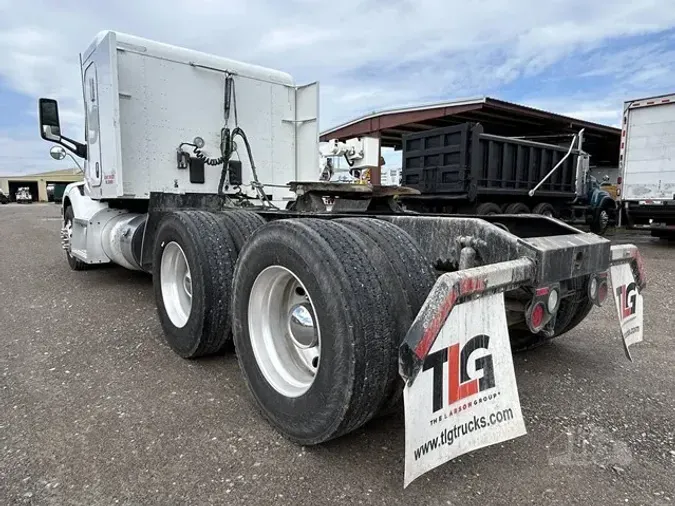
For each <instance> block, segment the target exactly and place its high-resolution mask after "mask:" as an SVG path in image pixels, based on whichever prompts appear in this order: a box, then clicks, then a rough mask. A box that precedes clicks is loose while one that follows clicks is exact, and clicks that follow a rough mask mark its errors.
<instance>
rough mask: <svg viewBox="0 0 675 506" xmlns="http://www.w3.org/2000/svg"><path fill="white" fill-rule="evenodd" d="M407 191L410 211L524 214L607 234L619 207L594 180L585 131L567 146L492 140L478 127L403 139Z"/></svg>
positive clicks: (470, 125) (459, 127)
mask: <svg viewBox="0 0 675 506" xmlns="http://www.w3.org/2000/svg"><path fill="white" fill-rule="evenodd" d="M402 162H403V168H402V184H404V185H406V186H409V187H412V188H416V189H418V190H419V191H420V193H421V195H419V196H411V197H406V206H407V207H408V208H409V209H411V210H417V211H432V212H442V211H445V212H450V213H458V214H466V213H470V214H478V215H486V214H501V213H506V214H524V213H534V214H542V215H545V216H551V217H556V218H559V219H561V220H564V221H566V222H568V223H572V224H587V225H589V226H590V229H591V231H593V232H595V233H597V234H601V235H602V234H604V233H605V231H606V230H607V227H608V225H609V224H610V223H614V222H615V221H616V203H615V201H614V199H613V198H612V196H611V195H610V194H609V193H608V192H607V191H605V190H604V189H602V188H601V186H600V182H598V181H597V180H596V178H594V177H593V176H591V174H590V167H589V165H590V159H589V155H588V154H587V153H585V152H584V151H583V130H582V131H580V132H579V133H577V134H576V135H575V136H573V138H572V141H571V143H570V144H569V145H568V146H563V145H556V144H545V143H541V142H535V141H532V140H528V139H522V138H510V137H502V136H498V135H492V134H487V133H485V132H484V131H483V127H482V125H480V124H477V123H464V124H461V125H455V126H449V127H443V128H435V129H431V130H426V131H423V132H417V133H414V134H407V135H405V136H404V137H403V151H402Z"/></svg>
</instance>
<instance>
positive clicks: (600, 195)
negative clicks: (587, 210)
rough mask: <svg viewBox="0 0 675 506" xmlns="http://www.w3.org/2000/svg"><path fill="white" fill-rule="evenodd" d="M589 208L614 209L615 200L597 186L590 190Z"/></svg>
mask: <svg viewBox="0 0 675 506" xmlns="http://www.w3.org/2000/svg"><path fill="white" fill-rule="evenodd" d="M590 204H591V209H610V210H616V201H615V200H614V199H613V198H612V196H611V195H610V194H609V193H608V192H606V191H605V190H599V189H597V188H595V189H593V190H592V191H591V198H590Z"/></svg>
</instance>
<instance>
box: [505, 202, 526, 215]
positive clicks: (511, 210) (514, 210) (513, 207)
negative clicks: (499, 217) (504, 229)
mask: <svg viewBox="0 0 675 506" xmlns="http://www.w3.org/2000/svg"><path fill="white" fill-rule="evenodd" d="M529 213H530V208H529V207H527V206H526V205H525V204H523V203H522V202H514V203H513V204H509V205H508V206H506V209H504V214H529Z"/></svg>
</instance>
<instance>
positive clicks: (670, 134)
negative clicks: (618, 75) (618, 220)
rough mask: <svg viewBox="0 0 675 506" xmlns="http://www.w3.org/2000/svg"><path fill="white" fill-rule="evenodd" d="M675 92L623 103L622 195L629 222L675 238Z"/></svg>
mask: <svg viewBox="0 0 675 506" xmlns="http://www.w3.org/2000/svg"><path fill="white" fill-rule="evenodd" d="M674 158H675V95H661V96H657V97H648V98H640V99H635V100H628V101H626V102H625V104H624V107H623V124H622V128H621V152H620V154H619V179H618V181H617V183H618V185H617V186H618V188H617V190H618V197H619V202H620V205H621V211H622V212H621V217H622V218H624V217H625V218H624V219H625V220H626V225H627V226H628V227H629V228H643V229H647V230H650V231H651V234H652V235H653V236H655V237H662V238H666V239H668V238H669V239H673V238H675V164H674V163H673V159H674Z"/></svg>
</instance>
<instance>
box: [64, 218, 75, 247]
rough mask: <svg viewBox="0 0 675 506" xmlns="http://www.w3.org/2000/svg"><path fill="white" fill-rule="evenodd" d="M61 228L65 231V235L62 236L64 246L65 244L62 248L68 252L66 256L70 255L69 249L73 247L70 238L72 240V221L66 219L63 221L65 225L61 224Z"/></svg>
mask: <svg viewBox="0 0 675 506" xmlns="http://www.w3.org/2000/svg"><path fill="white" fill-rule="evenodd" d="M63 228H64V229H65V231H66V237H64V243H65V244H64V246H65V247H64V249H65V250H66V253H67V254H68V256H70V252H71V250H72V248H73V246H72V240H73V222H72V221H71V220H70V219H68V220H66V223H65V225H64V226H63Z"/></svg>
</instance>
